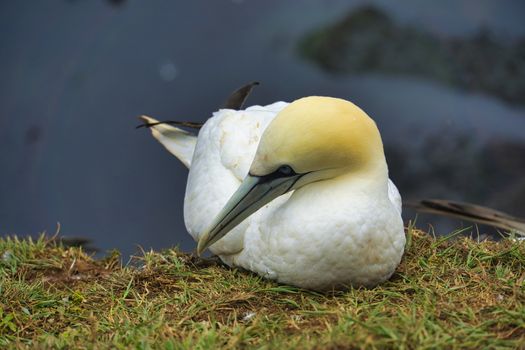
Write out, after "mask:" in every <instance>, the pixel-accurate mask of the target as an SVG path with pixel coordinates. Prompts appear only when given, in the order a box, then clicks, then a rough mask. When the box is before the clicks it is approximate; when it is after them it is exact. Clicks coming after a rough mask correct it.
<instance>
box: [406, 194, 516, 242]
mask: <svg viewBox="0 0 525 350" xmlns="http://www.w3.org/2000/svg"><path fill="white" fill-rule="evenodd" d="M405 205H406V206H407V207H411V208H413V209H415V210H417V211H422V212H426V213H431V214H438V215H443V216H450V217H455V218H458V219H464V220H468V221H472V222H475V223H480V224H484V225H489V226H493V227H498V228H501V229H504V230H510V231H517V232H518V233H519V234H521V235H525V219H523V218H518V217H515V216H512V215H509V214H507V213H504V212H501V211H498V210H495V209H491V208H487V207H483V206H481V205H476V204H471V203H465V202H456V201H452V200H446V199H424V200H420V201H416V202H406V203H405Z"/></svg>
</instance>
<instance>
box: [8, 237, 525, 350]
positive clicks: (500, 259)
mask: <svg viewBox="0 0 525 350" xmlns="http://www.w3.org/2000/svg"><path fill="white" fill-rule="evenodd" d="M408 238H409V239H408V244H407V252H406V255H405V257H404V258H403V261H402V263H401V265H400V266H399V268H398V270H397V272H396V273H395V275H394V276H393V277H392V279H391V280H390V281H388V282H386V283H384V284H383V285H381V286H379V287H376V288H374V289H352V290H350V291H348V292H344V293H343V292H339V293H331V294H317V293H312V292H308V291H303V290H298V289H296V288H293V287H289V286H283V285H278V284H275V283H272V282H269V281H265V280H263V279H261V278H259V277H257V276H255V275H253V274H250V273H247V272H244V271H240V270H236V269H229V268H227V267H224V266H222V265H220V264H218V263H217V262H215V261H203V260H200V259H198V258H195V257H192V256H189V255H186V254H182V253H180V252H177V251H176V250H168V251H164V252H162V253H154V252H150V253H146V254H144V256H143V257H140V258H136V259H134V261H133V262H132V263H131V264H130V265H128V266H126V267H123V266H121V264H120V259H119V257H118V254H113V255H110V256H109V257H107V258H106V259H104V260H99V261H94V260H92V259H91V258H89V257H88V256H87V255H85V254H84V253H83V252H82V251H81V250H79V249H77V248H69V249H64V248H62V247H60V246H56V245H55V244H53V243H50V241H47V240H46V239H45V238H41V239H39V240H38V241H31V240H18V239H16V238H4V239H0V347H2V348H4V347H7V348H50V347H53V348H77V347H78V348H109V347H112V348H123V349H124V348H141V349H142V348H144V349H146V348H156V349H157V348H160V349H185V348H191V349H215V348H252V347H253V348H265V349H286V348H301V349H302V348H306V349H310V348H313V349H347V348H348V349H353V348H370V349H372V348H381V349H382V348H396V349H398V348H408V349H414V348H446V349H454V348H458V349H459V348H470V349H495V348H502V349H503V348H525V288H524V287H525V284H524V280H525V242H522V243H517V242H515V241H513V240H503V241H501V242H498V243H496V242H482V243H478V242H476V241H473V240H470V239H466V238H460V239H448V240H447V239H434V238H432V237H430V236H429V235H427V234H424V233H422V232H420V231H417V230H413V229H409V230H408Z"/></svg>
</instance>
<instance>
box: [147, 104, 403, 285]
mask: <svg viewBox="0 0 525 350" xmlns="http://www.w3.org/2000/svg"><path fill="white" fill-rule="evenodd" d="M311 99H312V101H310V100H307V99H303V100H305V101H303V102H302V103H303V104H306V107H307V108H310V110H311V109H312V108H314V107H316V106H317V105H315V103H317V104H318V103H321V105H320V106H323V105H322V104H323V103H333V102H331V100H328V101H327V100H320V99H322V98H311ZM315 99H319V100H315ZM323 99H327V98H323ZM332 100H334V101H335V100H336V99H332ZM299 101H301V100H299ZM337 101H342V100H337ZM344 102H345V103H348V104H349V102H346V101H344ZM294 103H296V102H294ZM299 103H301V102H299ZM308 103H310V104H312V103H314V104H313V105H308ZM337 103H341V102H337ZM288 105H289V104H288V103H284V102H276V103H274V104H271V105H268V106H252V107H249V108H247V109H246V110H240V111H236V110H231V109H223V110H219V111H218V112H215V113H214V114H213V117H211V118H210V119H208V120H207V122H206V123H205V124H204V126H203V127H202V129H201V130H200V132H199V134H198V138H197V140H196V143H195V142H194V140H195V139H194V137H193V136H191V135H190V134H188V133H187V132H185V131H182V130H180V129H178V128H175V127H172V126H167V125H162V124H161V125H157V126H153V127H152V128H151V129H152V132H153V135H154V136H155V137H156V138H157V139H158V140H159V141H160V142H161V143H162V144H163V145H164V146H165V147H166V148H167V149H168V150H169V151H170V152H171V153H173V154H174V155H176V156H177V157H178V158H179V159H180V160H181V161H182V162H183V163H184V164H185V165H187V166H189V169H190V171H189V176H188V183H187V187H186V195H185V199H184V220H185V224H186V228H187V229H188V232H189V233H190V234H191V235H192V237H193V238H194V239H195V240H196V241H199V240H203V239H208V237H206V238H203V233H204V232H209V231H210V227H211V226H213V225H215V224H214V220H215V219H216V217H217V215H219V213H220V212H221V210H222V209H223V208H224V207H225V205H227V202H228V201H229V199H230V198H232V196H234V195H235V193H236V191H237V190H238V189H239V187H240V186H241V183H242V182H243V181H244V180H245V178H247V175H248V173H249V171H250V167H251V166H252V171H251V173H252V175H253V171H258V170H257V169H259V168H261V167H264V166H266V165H264V164H263V165H260V164H259V165H257V164H255V163H257V162H259V163H261V162H262V163H264V161H259V160H258V159H259V158H261V157H259V158H257V157H255V155H256V152H257V151H258V146H259V143H260V141H261V137H263V132H264V131H265V129H266V128H267V127H268V125H269V124H270V123H271V122H272V121H273V120H274V118H275V117H276V115H278V114H279V113H280V112H281V111H282V110H283V109H285V107H287V106H288ZM345 106H346V105H345ZM352 106H353V107H352V108H354V107H355V106H354V105H352ZM298 108H299V107H298ZM301 108H303V107H301ZM345 108H346V107H345ZM355 108H357V107H355ZM286 110H288V108H287V109H286ZM290 110H291V109H290ZM352 111H353V110H352ZM359 111H360V110H359ZM288 113H290V112H288ZM359 113H363V114H364V112H359ZM282 118H284V117H282ZM145 120H146V121H147V122H155V120H154V119H152V118H149V117H145ZM374 126H375V124H374ZM327 127H330V126H327ZM322 128H324V126H322ZM296 137H301V135H296ZM305 137H306V135H305ZM319 142H321V143H322V142H323V141H322V140H321V141H319ZM364 142H368V141H364ZM193 144H195V149H194V150H192V147H193ZM379 144H380V140H379ZM260 152H262V150H261V151H260ZM291 153H293V157H295V156H296V153H297V154H299V153H300V152H291ZM374 154H375V153H374ZM377 154H380V155H379V156H378V158H381V157H382V159H379V160H378V161H377V162H376V161H374V164H376V163H377V164H379V165H378V166H377V167H376V166H374V169H376V168H377V169H378V170H373V171H372V170H371V171H370V173H368V170H366V171H359V172H355V173H354V172H351V173H349V174H342V173H341V174H338V175H337V176H333V177H331V178H328V177H326V176H325V177H324V178H323V179H321V180H320V181H319V180H317V179H316V180H315V181H314V180H309V181H310V182H309V183H307V184H305V185H300V186H299V185H295V186H298V187H300V188H296V189H295V190H291V191H290V192H288V193H285V194H283V195H281V196H279V197H277V198H275V199H273V200H271V201H270V202H268V203H266V204H264V206H262V207H261V208H260V209H259V210H257V211H256V212H254V213H253V214H251V215H249V216H248V217H247V218H246V219H245V220H244V221H242V222H240V223H239V224H237V226H235V227H234V228H233V229H231V230H229V232H227V233H226V234H225V235H224V236H222V238H220V239H219V240H218V241H217V242H215V243H214V244H212V245H211V246H210V250H211V251H212V252H213V253H214V254H217V255H218V256H220V258H221V259H222V260H223V261H224V262H225V263H226V264H228V265H231V266H240V267H243V268H245V269H247V270H251V271H254V272H256V273H258V274H260V275H262V276H264V277H266V278H269V279H273V280H277V281H279V282H282V283H287V284H292V285H296V286H299V287H303V288H308V289H315V290H326V289H332V288H344V287H347V286H349V285H353V286H358V285H364V286H373V285H375V284H377V283H380V282H382V281H384V280H386V279H388V278H389V277H390V276H391V275H392V273H393V272H394V270H395V268H396V267H397V265H398V264H399V261H400V259H401V256H402V254H403V250H404V244H405V235H404V229H403V222H402V219H401V197H400V195H399V192H398V190H397V188H396V187H395V185H394V184H393V183H392V182H391V181H390V180H389V179H388V171H387V168H386V162H384V155H383V150H382V145H381V150H380V152H379V151H378V153H377ZM258 156H260V155H258ZM190 157H191V160H190ZM254 157H255V158H256V160H255V161H254ZM270 157H271V156H270ZM293 157H292V158H291V159H293ZM264 158H265V159H266V158H268V156H267V155H266V156H265V157H264ZM261 159H262V158H261ZM252 162H253V163H254V164H253V165H252ZM383 163H384V166H383ZM268 166H269V165H268ZM367 169H368V168H367ZM248 177H250V176H248ZM294 183H295V182H294ZM294 188H295V187H294ZM206 235H207V234H206Z"/></svg>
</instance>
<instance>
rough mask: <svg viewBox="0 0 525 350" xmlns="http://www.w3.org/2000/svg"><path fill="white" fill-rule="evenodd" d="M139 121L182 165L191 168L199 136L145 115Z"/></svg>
mask: <svg viewBox="0 0 525 350" xmlns="http://www.w3.org/2000/svg"><path fill="white" fill-rule="evenodd" d="M139 119H141V120H142V121H143V122H144V125H147V126H148V128H149V129H150V130H151V134H152V135H153V137H154V138H156V139H157V140H158V141H159V142H160V143H161V144H162V145H163V146H164V147H166V149H167V150H168V151H169V152H170V153H171V154H173V155H174V156H175V157H177V158H178V159H179V160H180V161H181V162H182V164H184V165H185V166H186V167H187V168H189V167H190V166H191V159H192V157H193V151H194V150H195V144H196V143H197V136H195V135H194V134H192V133H190V132H188V131H186V130H182V129H179V128H176V127H174V126H171V125H168V124H165V123H161V122H159V121H158V120H156V119H154V118H151V117H148V116H145V115H143V116H141V117H139Z"/></svg>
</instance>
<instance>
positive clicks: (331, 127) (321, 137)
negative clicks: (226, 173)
mask: <svg viewBox="0 0 525 350" xmlns="http://www.w3.org/2000/svg"><path fill="white" fill-rule="evenodd" d="M378 162H382V163H384V162H385V160H384V153H383V144H382V142H381V136H380V134H379V130H378V129H377V126H376V124H375V122H374V121H373V120H372V119H371V118H370V117H369V116H368V115H367V114H366V113H365V112H363V111H362V110H361V109H360V108H359V107H357V106H356V105H354V104H353V103H351V102H348V101H345V100H342V99H338V98H333V97H320V96H311V97H305V98H301V99H299V100H296V101H294V102H293V103H291V104H290V105H288V106H287V107H286V108H285V109H283V110H282V111H281V112H280V113H279V114H278V115H277V117H275V119H274V120H273V121H272V122H271V123H270V125H269V126H268V128H267V129H266V130H265V132H264V134H263V136H262V138H261V142H260V143H259V148H258V149H257V153H256V155H255V159H254V161H253V163H252V166H251V168H250V175H254V176H264V175H267V174H270V173H272V172H274V171H275V170H277V169H278V168H279V167H281V166H284V165H288V166H290V167H291V168H292V169H293V170H294V171H295V172H296V173H298V174H305V173H309V172H318V171H322V172H324V173H326V174H333V175H337V174H340V173H344V172H359V171H363V170H366V169H368V168H370V167H371V166H375V165H376V164H377V163H378Z"/></svg>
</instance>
